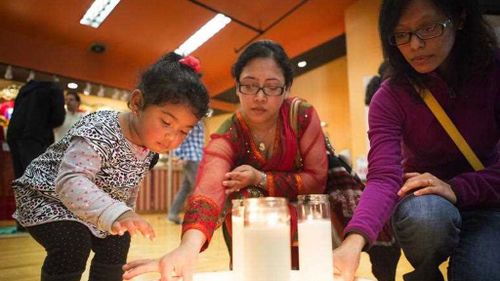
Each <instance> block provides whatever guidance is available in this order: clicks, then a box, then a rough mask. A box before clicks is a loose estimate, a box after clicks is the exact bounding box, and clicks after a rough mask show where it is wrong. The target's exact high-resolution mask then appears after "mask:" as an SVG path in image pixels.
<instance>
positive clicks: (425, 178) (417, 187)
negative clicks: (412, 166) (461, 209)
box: [398, 173, 457, 204]
mask: <svg viewBox="0 0 500 281" xmlns="http://www.w3.org/2000/svg"><path fill="white" fill-rule="evenodd" d="M404 180H405V183H404V184H403V186H402V187H401V189H400V190H399V192H398V195H399V196H400V197H404V196H406V195H408V194H409V193H411V192H413V194H414V195H415V196H420V195H426V194H436V195H439V196H441V197H443V198H446V199H447V200H448V201H450V202H451V203H452V204H455V203H457V196H456V194H455V192H454V191H453V189H452V188H451V186H450V185H449V184H447V183H446V182H444V181H442V180H440V179H439V178H437V177H435V176H434V175H432V174H430V173H423V174H421V173H405V174H404Z"/></svg>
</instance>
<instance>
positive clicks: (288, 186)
mask: <svg viewBox="0 0 500 281" xmlns="http://www.w3.org/2000/svg"><path fill="white" fill-rule="evenodd" d="M302 126H303V127H304V128H305V129H304V131H303V133H302V134H301V137H300V139H299V144H298V145H299V151H300V155H301V157H302V161H303V168H302V169H301V170H300V171H298V172H296V173H292V172H279V171H266V172H265V173H266V183H265V188H266V189H267V190H268V192H269V196H279V197H287V198H290V199H295V198H296V197H297V195H300V194H313V193H316V194H318V193H323V192H324V190H325V185H326V178H327V172H326V170H327V167H328V163H327V159H326V150H325V138H324V135H323V131H322V129H321V125H320V120H319V117H318V114H317V113H316V110H314V108H313V107H309V108H307V110H306V111H305V116H304V121H303V124H302Z"/></svg>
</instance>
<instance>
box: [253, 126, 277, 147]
mask: <svg viewBox="0 0 500 281" xmlns="http://www.w3.org/2000/svg"><path fill="white" fill-rule="evenodd" d="M275 128H276V126H273V127H272V128H271V129H270V130H268V131H267V132H266V134H265V135H264V136H263V137H259V136H258V135H257V134H252V135H253V138H254V139H255V140H256V142H257V143H258V144H257V147H258V149H259V150H260V152H264V151H266V143H265V142H264V141H265V140H266V139H267V137H268V136H269V134H270V133H271V132H274V130H275Z"/></svg>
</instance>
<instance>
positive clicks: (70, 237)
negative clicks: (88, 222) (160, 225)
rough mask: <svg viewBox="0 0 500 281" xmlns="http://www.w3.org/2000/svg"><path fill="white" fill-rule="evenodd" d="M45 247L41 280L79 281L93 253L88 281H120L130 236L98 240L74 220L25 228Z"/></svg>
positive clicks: (113, 236) (108, 237) (112, 236)
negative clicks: (45, 253)
mask: <svg viewBox="0 0 500 281" xmlns="http://www.w3.org/2000/svg"><path fill="white" fill-rule="evenodd" d="M26 229H27V230H28V231H29V233H30V234H31V236H32V237H33V238H34V239H35V240H36V241H37V242H38V243H40V245H42V246H43V247H44V248H45V251H46V252H47V256H46V257H45V261H44V262H43V266H42V273H41V275H42V277H41V280H42V281H63V280H64V281H79V280H80V278H81V276H82V273H83V272H84V271H85V265H86V263H87V259H88V257H89V255H90V250H92V251H93V252H94V253H95V255H94V258H93V259H92V264H91V267H90V275H89V280H90V281H101V280H102V281H115V280H116V281H118V280H120V281H121V280H122V274H123V270H122V266H123V265H124V264H125V262H126V261H127V254H128V250H129V246H130V235H129V234H128V232H126V233H125V234H124V235H123V236H117V235H110V236H107V237H106V238H104V239H101V238H97V237H95V236H94V235H92V233H91V232H90V230H89V229H88V228H87V227H86V226H85V225H83V224H81V223H79V222H75V221H61V222H52V223H46V224H42V225H37V226H31V227H27V228H26Z"/></svg>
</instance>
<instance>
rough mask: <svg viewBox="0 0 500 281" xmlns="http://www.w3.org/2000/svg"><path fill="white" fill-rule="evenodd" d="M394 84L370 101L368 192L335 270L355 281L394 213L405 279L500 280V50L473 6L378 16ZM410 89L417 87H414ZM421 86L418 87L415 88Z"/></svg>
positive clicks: (399, 0)
mask: <svg viewBox="0 0 500 281" xmlns="http://www.w3.org/2000/svg"><path fill="white" fill-rule="evenodd" d="M379 29H380V37H381V40H382V46H383V50H384V56H385V58H386V59H388V61H389V62H390V70H391V74H390V77H391V78H390V79H388V80H386V81H385V82H384V83H383V84H382V86H381V88H380V89H379V91H378V92H377V93H376V94H375V96H374V97H373V100H372V102H371V104H370V114H369V128H370V129H369V132H368V134H369V137H370V144H371V149H370V152H369V155H368V161H369V172H368V178H367V186H366V190H365V191H364V193H363V195H362V197H361V201H360V204H359V206H358V208H357V209H356V212H355V214H354V217H353V218H352V220H351V221H350V223H349V225H348V226H347V228H346V238H345V240H344V242H343V243H342V245H341V246H340V247H339V248H338V249H336V250H335V251H334V260H335V267H336V270H337V271H339V272H340V273H341V274H342V276H343V277H344V280H346V281H351V280H353V274H354V272H355V270H356V268H357V267H358V265H359V257H360V252H361V251H362V250H363V249H364V248H367V247H369V246H370V245H371V244H372V243H373V241H374V240H375V238H376V236H377V234H378V232H379V231H380V230H381V229H382V226H383V225H384V223H385V222H386V221H387V220H388V219H389V218H390V217H391V216H392V223H393V227H394V231H395V234H396V237H397V239H398V241H399V243H400V245H401V247H402V249H403V251H404V254H405V256H406V257H407V258H408V260H409V261H410V263H411V264H412V266H413V267H414V269H415V270H414V271H412V272H410V273H407V274H405V276H404V279H405V280H407V281H408V280H425V281H433V280H443V276H442V274H441V272H440V271H439V268H438V266H439V265H440V264H441V263H442V262H444V261H445V260H446V259H447V258H448V257H450V263H449V265H450V266H449V268H448V280H452V281H457V280H460V281H462V280H482V281H484V280H498V278H500V277H499V276H500V266H499V264H500V251H499V249H500V239H498V238H497V237H498V235H499V234H500V160H499V158H500V157H499V148H500V146H498V147H497V144H498V142H499V139H500V52H499V51H498V50H497V49H496V48H497V43H496V40H495V36H494V35H493V33H492V32H491V28H490V27H489V26H488V25H487V24H486V23H485V22H484V21H483V19H482V17H481V14H480V12H479V10H478V4H477V2H476V1H472V0H410V1H403V0H385V1H383V4H382V8H381V12H380V18H379ZM412 85H415V87H416V88H414V87H413V86H412ZM425 88H427V89H429V90H430V91H431V92H432V94H433V95H434V96H435V98H436V99H437V100H438V102H439V103H440V104H441V106H442V107H443V108H444V110H445V111H446V113H447V114H448V116H449V117H450V119H451V120H452V121H453V123H454V124H455V125H456V127H457V128H458V130H459V131H460V132H461V134H462V135H463V136H464V138H465V139H466V141H467V142H468V143H469V145H470V146H471V148H472V150H473V151H474V152H475V153H476V154H477V155H478V157H479V159H480V160H481V162H482V163H483V164H484V166H485V167H486V168H485V169H483V170H481V171H479V172H475V171H474V170H473V169H472V167H471V166H470V165H469V163H468V162H467V160H466V159H465V157H464V156H463V155H462V153H461V152H460V151H459V150H458V148H457V146H456V145H455V144H454V143H453V141H452V140H451V138H450V137H449V136H448V134H447V133H446V132H445V131H444V129H443V128H442V127H441V125H440V124H439V122H438V121H437V120H436V118H435V117H434V115H433V114H432V112H431V111H430V110H429V108H428V107H427V106H426V105H425V103H424V102H423V101H422V99H421V97H420V94H421V93H422V91H423V89H425ZM415 89H417V90H415Z"/></svg>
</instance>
